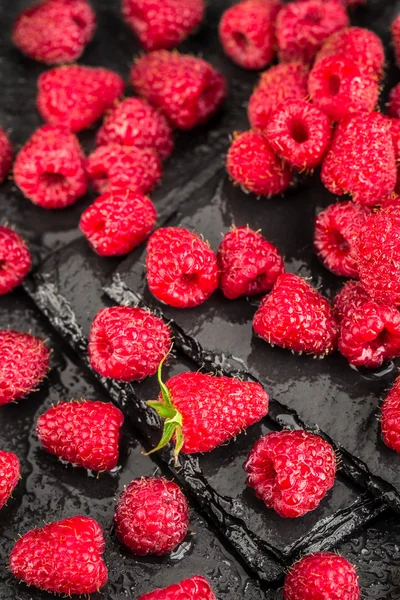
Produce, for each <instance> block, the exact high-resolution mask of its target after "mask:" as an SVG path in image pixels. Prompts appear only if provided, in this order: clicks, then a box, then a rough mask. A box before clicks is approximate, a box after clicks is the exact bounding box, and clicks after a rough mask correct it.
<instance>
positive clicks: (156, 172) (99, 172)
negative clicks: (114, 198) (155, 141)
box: [86, 144, 162, 194]
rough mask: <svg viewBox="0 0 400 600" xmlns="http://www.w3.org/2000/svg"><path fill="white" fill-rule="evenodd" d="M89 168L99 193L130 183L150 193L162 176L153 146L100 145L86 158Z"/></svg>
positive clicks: (89, 174)
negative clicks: (150, 147)
mask: <svg viewBox="0 0 400 600" xmlns="http://www.w3.org/2000/svg"><path fill="white" fill-rule="evenodd" d="M86 172H87V174H88V177H89V179H90V180H91V182H92V184H93V186H94V188H95V189H96V190H97V191H98V192H99V193H100V194H104V193H106V192H109V191H111V189H112V188H113V187H124V188H128V187H129V188H130V189H131V190H132V191H140V192H142V193H143V194H147V193H148V192H150V191H151V190H152V189H153V188H154V187H155V186H156V185H157V184H158V183H159V181H160V179H161V176H162V169H161V163H160V160H159V158H158V156H157V154H156V152H155V151H154V150H153V149H149V148H136V146H121V145H120V144H109V145H107V146H100V147H99V148H97V149H96V150H95V151H94V152H92V154H90V156H89V157H88V159H87V161H86Z"/></svg>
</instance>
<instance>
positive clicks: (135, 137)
mask: <svg viewBox="0 0 400 600" xmlns="http://www.w3.org/2000/svg"><path fill="white" fill-rule="evenodd" d="M96 141H97V145H98V146H102V145H106V144H121V145H122V146H136V147H137V148H152V149H153V150H155V151H156V152H157V154H158V155H159V157H160V159H161V160H164V159H166V158H168V156H169V155H170V154H171V152H172V149H173V145H174V142H173V138H172V132H171V128H170V126H169V125H168V122H167V120H166V119H165V117H164V116H163V115H162V114H161V113H159V112H158V111H157V110H155V109H154V108H153V107H152V106H150V104H148V103H147V102H145V101H144V100H141V99H140V98H127V99H126V100H124V101H123V102H120V103H119V104H118V105H117V106H116V107H115V108H114V110H113V111H112V112H110V113H109V114H108V115H107V117H106V118H105V120H104V123H103V125H102V127H101V128H100V129H99V131H98V133H97V138H96Z"/></svg>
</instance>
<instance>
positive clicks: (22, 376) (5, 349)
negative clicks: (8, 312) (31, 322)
mask: <svg viewBox="0 0 400 600" xmlns="http://www.w3.org/2000/svg"><path fill="white" fill-rule="evenodd" d="M49 363H50V351H49V349H48V348H47V346H45V344H44V342H42V340H40V339H39V338H37V337H33V335H29V334H28V333H21V332H19V331H13V330H11V329H10V330H2V331H1V330H0V364H1V368H0V406H1V405H2V404H8V402H14V401H15V400H19V399H20V398H23V397H24V396H26V395H27V394H29V393H30V392H33V391H34V390H35V389H36V387H37V386H38V385H39V383H40V382H41V381H42V379H44V378H45V376H46V373H47V371H48V370H49Z"/></svg>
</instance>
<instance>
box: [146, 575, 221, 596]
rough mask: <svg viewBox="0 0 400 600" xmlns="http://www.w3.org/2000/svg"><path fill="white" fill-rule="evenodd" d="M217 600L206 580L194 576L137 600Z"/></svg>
mask: <svg viewBox="0 0 400 600" xmlns="http://www.w3.org/2000/svg"><path fill="white" fill-rule="evenodd" d="M183 598H184V599H185V600H217V599H216V597H215V596H214V593H213V591H212V589H211V587H210V584H209V583H208V581H207V579H204V577H200V575H194V577H191V578H190V579H184V580H183V581H181V582H180V583H175V584H173V585H169V586H168V587H166V588H164V589H162V590H161V589H160V590H154V592H150V593H149V594H144V595H143V596H140V598H139V600H181V599H183Z"/></svg>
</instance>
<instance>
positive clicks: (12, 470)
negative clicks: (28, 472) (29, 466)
mask: <svg viewBox="0 0 400 600" xmlns="http://www.w3.org/2000/svg"><path fill="white" fill-rule="evenodd" d="M19 478H20V465H19V460H18V457H17V456H15V454H13V453H12V452H3V451H2V450H0V509H1V508H3V506H4V505H5V504H6V503H7V500H8V499H9V497H10V496H11V494H12V492H13V490H14V488H15V486H16V485H17V483H18V480H19Z"/></svg>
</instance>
